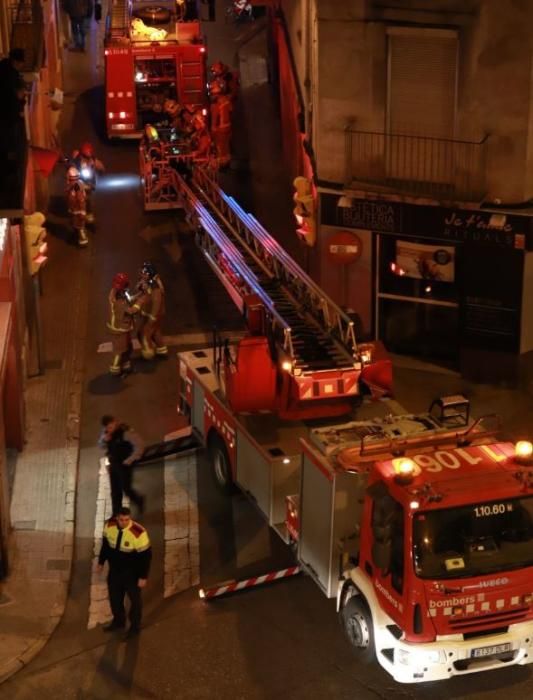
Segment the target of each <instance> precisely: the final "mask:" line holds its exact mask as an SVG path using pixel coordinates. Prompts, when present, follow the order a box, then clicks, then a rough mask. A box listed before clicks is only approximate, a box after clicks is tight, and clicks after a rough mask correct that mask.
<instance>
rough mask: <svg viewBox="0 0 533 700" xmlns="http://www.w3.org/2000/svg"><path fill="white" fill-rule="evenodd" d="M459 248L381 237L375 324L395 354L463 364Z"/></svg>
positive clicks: (377, 268)
mask: <svg viewBox="0 0 533 700" xmlns="http://www.w3.org/2000/svg"><path fill="white" fill-rule="evenodd" d="M457 253H458V250H457V246H450V245H445V244H443V245H441V244H439V243H438V242H428V241H427V239H426V240H424V239H417V238H409V239H407V238H400V237H398V236H389V235H378V236H377V255H376V308H375V313H376V328H377V334H378V338H379V339H380V340H382V341H383V343H384V344H385V347H386V348H387V349H388V350H389V351H390V352H392V353H396V354H400V355H411V356H415V357H421V358H424V359H427V360H431V361H432V362H437V363H439V364H444V365H446V366H448V367H454V368H455V367H457V366H458V364H459V293H458V283H457V278H458V255H457Z"/></svg>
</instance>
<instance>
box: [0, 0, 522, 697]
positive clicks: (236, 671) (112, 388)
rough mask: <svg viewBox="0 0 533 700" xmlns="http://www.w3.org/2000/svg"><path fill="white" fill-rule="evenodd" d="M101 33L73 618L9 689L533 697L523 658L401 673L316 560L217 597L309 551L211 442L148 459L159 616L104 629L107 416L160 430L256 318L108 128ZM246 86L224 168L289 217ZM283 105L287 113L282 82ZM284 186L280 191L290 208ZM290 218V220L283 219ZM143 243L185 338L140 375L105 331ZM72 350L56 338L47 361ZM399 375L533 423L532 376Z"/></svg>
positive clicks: (79, 255)
mask: <svg viewBox="0 0 533 700" xmlns="http://www.w3.org/2000/svg"><path fill="white" fill-rule="evenodd" d="M224 6H225V5H224V2H223V1H222V0H218V2H217V13H218V14H217V18H218V20H217V22H216V23H210V24H206V32H207V34H208V39H209V52H210V56H209V60H210V62H212V61H214V60H216V59H218V58H221V59H222V60H225V61H227V62H228V63H232V64H233V65H234V66H237V63H238V55H237V47H238V41H237V40H238V36H236V35H237V34H238V32H241V31H242V30H241V29H240V28H235V27H233V26H232V25H230V24H228V23H227V22H226V21H225V18H224V14H223V9H224ZM93 34H94V27H93ZM91 39H92V50H91V52H90V53H88V54H87V55H83V54H73V53H67V52H65V57H66V60H65V69H66V73H67V85H68V92H67V95H66V107H65V118H64V123H63V140H62V146H63V149H64V152H66V153H68V152H70V151H72V149H73V148H75V147H76V146H78V145H79V143H80V141H86V140H88V141H91V142H92V143H93V144H94V145H95V150H96V152H97V155H98V157H99V158H101V160H102V161H103V162H104V164H105V167H106V172H105V175H103V176H102V177H101V179H100V181H99V185H98V190H97V192H96V195H95V199H94V209H95V216H96V224H95V225H94V230H93V231H92V233H91V237H90V244H89V246H88V249H87V250H80V249H79V248H78V247H77V246H76V245H75V244H74V241H73V240H72V239H71V237H70V236H69V234H68V231H67V227H66V215H65V210H64V202H63V196H62V188H63V178H64V172H63V171H62V169H61V167H60V166H58V168H57V169H56V173H55V174H54V176H53V179H52V181H51V188H52V191H53V195H52V198H51V203H50V213H49V217H48V228H49V234H50V235H49V242H50V254H49V264H48V266H47V267H46V268H45V269H44V271H43V293H44V294H45V295H46V294H52V293H58V290H61V289H64V290H67V291H66V293H67V294H68V293H69V292H68V290H69V288H70V285H71V282H72V280H74V279H75V280H76V281H77V285H78V287H79V307H78V308H79V318H78V322H79V334H78V343H79V346H80V347H83V348H84V360H83V382H82V386H83V389H82V397H81V418H80V440H79V448H80V454H79V465H78V482H77V492H76V522H75V555H74V557H75V559H74V565H73V573H72V578H71V582H70V593H69V599H68V604H67V608H66V612H65V615H64V617H63V619H62V621H61V623H60V625H59V627H58V629H57V630H56V632H55V634H54V635H53V637H52V639H51V640H50V642H49V643H48V644H47V645H46V647H45V648H44V649H43V651H42V652H41V653H40V654H39V655H38V656H37V657H36V658H35V660H34V661H33V662H31V663H30V664H29V665H28V666H27V667H26V668H24V669H23V670H22V671H20V672H19V673H17V674H16V675H15V676H13V677H12V678H11V679H9V680H8V681H6V682H5V683H4V684H2V685H1V686H0V699H5V700H33V699H34V698H40V697H48V698H50V700H55V699H56V698H57V699H58V700H70V699H72V700H93V699H95V700H100V699H102V700H104V699H107V698H113V699H114V700H119V699H121V698H139V699H144V698H146V699H148V698H154V699H164V698H168V699H174V698H178V699H179V700H181V699H183V700H207V699H208V698H220V699H221V700H226V699H227V700H238V699H242V700H255V699H257V700H270V699H273V698H279V697H285V696H286V697H291V698H293V699H295V700H304V698H305V699H313V700H314V699H316V700H322V699H323V698H336V699H337V700H341V699H343V698H346V699H348V698H355V699H356V700H375V698H381V699H382V700H392V699H394V700H395V699H396V698H398V699H399V700H401V699H405V700H410V699H419V700H448V699H449V698H453V699H458V700H459V699H465V700H466V699H468V700H478V699H479V700H481V698H483V700H499V699H500V698H501V697H502V695H503V694H504V693H505V696H506V697H507V698H508V699H509V700H519V699H521V698H527V697H531V695H532V694H533V678H532V675H531V672H530V671H529V670H528V669H527V668H517V667H515V668H512V669H508V670H505V671H501V672H491V673H484V674H479V675H473V676H470V677H468V678H457V679H454V680H451V681H448V682H444V683H440V684H435V685H431V686H429V685H427V684H425V685H423V686H419V687H416V686H400V685H398V684H395V683H394V681H392V679H390V678H389V677H388V676H387V675H386V674H385V672H383V671H382V670H380V668H379V667H378V666H377V665H372V666H369V667H366V666H362V665H360V664H358V663H357V662H355V661H354V658H353V655H352V653H351V650H350V648H349V645H348V644H347V643H346V641H345V640H344V638H343V635H342V630H341V628H340V625H339V624H338V622H337V619H336V614H335V602H334V601H333V600H327V599H326V598H325V596H324V595H323V594H322V593H321V591H320V590H319V589H318V587H317V586H316V585H315V583H314V582H313V581H312V580H311V579H310V578H308V577H306V576H304V575H301V576H298V577H294V578H292V579H289V580H286V581H282V582H279V583H277V584H275V585H272V586H270V587H265V588H256V589H252V590H250V591H248V592H245V593H242V594H239V595H234V596H229V597H227V598H222V599H219V600H216V601H215V602H211V603H205V602H203V601H201V600H200V599H199V597H198V583H200V582H201V583H202V584H204V585H206V584H207V585H209V584H215V583H217V582H222V581H226V580H229V579H233V578H243V577H247V576H253V575H259V574H263V573H266V572H269V571H272V570H275V569H277V568H282V567H284V566H290V565H291V563H293V561H294V560H293V556H292V553H291V551H290V550H289V549H288V548H287V547H286V546H285V545H283V544H282V542H281V540H280V539H279V538H278V537H277V535H276V534H275V533H274V532H273V531H272V530H270V529H269V528H268V527H267V526H266V524H265V523H264V521H263V520H262V518H261V517H260V516H259V514H258V513H257V511H256V510H255V508H254V507H253V505H252V504H251V502H250V501H248V500H247V499H246V498H245V497H244V496H243V495H241V494H236V495H233V496H231V497H225V496H223V495H221V493H220V492H219V490H218V489H217V488H216V486H215V484H214V481H213V478H212V476H211V472H210V469H209V465H208V463H207V458H206V455H205V454H204V453H203V452H199V453H198V454H197V455H194V456H190V455H189V456H187V457H183V458H181V459H176V458H170V459H168V460H166V461H161V462H156V463H152V464H149V465H147V466H142V467H138V468H137V471H136V474H135V486H136V487H137V488H138V490H139V491H140V492H141V493H142V494H144V495H146V512H145V514H144V516H143V517H142V519H141V522H142V523H143V525H145V526H146V528H147V530H148V532H149V534H150V537H151V540H152V546H153V554H154V557H153V567H152V571H151V575H150V579H149V585H148V587H147V589H146V591H145V594H144V604H145V607H144V615H143V631H142V634H141V636H140V637H139V638H137V639H135V640H134V641H132V642H129V643H127V644H125V643H123V642H121V641H120V639H119V637H114V636H113V635H106V634H104V632H103V631H102V629H101V623H102V622H103V621H104V620H106V619H108V617H107V607H106V602H105V599H103V598H102V591H103V590H104V591H105V586H104V581H105V579H103V578H99V576H98V574H96V573H95V572H94V554H95V551H94V550H95V546H97V542H98V534H97V533H98V532H99V531H101V528H102V526H103V522H104V516H105V513H106V511H105V505H103V504H104V502H105V499H106V488H107V476H106V474H105V470H102V471H101V462H100V460H101V457H102V453H101V451H100V449H99V448H98V446H97V439H98V435H99V432H100V419H101V416H102V415H103V414H113V415H116V416H118V417H119V418H120V419H121V420H123V421H124V422H126V423H128V424H130V425H132V426H134V427H135V428H136V430H137V431H138V432H139V433H140V434H141V435H142V437H143V438H144V439H145V441H146V443H154V442H158V441H160V440H162V439H163V437H164V436H165V435H166V434H168V433H170V432H172V431H173V430H175V429H176V427H177V425H178V421H179V419H178V416H177V410H176V409H177V401H178V371H177V361H176V353H177V352H178V351H179V350H184V349H189V348H200V347H206V346H209V344H210V342H211V333H212V329H213V327H214V326H215V327H216V328H217V329H218V330H219V331H223V332H225V333H227V334H228V336H229V337H231V336H232V335H235V336H237V335H238V334H239V333H241V332H242V331H243V321H242V319H241V317H240V315H239V313H238V311H237V309H236V308H235V307H234V305H233V303H232V301H231V299H230V298H229V296H228V295H227V293H226V291H225V290H224V288H223V287H222V285H221V284H220V282H219V281H218V279H217V278H216V277H215V275H214V274H213V273H212V271H211V270H210V268H209V266H208V265H207V264H206V262H205V261H204V259H203V258H202V256H201V254H200V253H199V251H198V250H197V249H196V247H195V244H194V240H193V237H192V234H191V232H190V230H189V229H188V227H187V224H186V222H185V220H184V217H183V215H182V213H181V212H177V211H170V212H164V211H163V212H151V213H145V212H144V211H143V208H142V199H141V192H140V186H139V178H138V153H137V146H138V144H137V142H131V141H122V142H116V143H115V142H113V143H111V142H109V141H108V140H107V139H105V138H104V135H103V130H104V121H103V110H104V106H103V86H102V74H101V72H99V71H98V70H97V69H95V68H94V65H95V64H94V52H95V51H96V40H95V37H94V36H93V37H92V38H91ZM254 41H255V40H254ZM252 45H255V44H254V42H252ZM241 60H242V57H241ZM251 60H252V59H251V58H249V59H248V61H251ZM257 60H259V58H258V59H257ZM259 63H260V61H259ZM250 74H251V73H250ZM252 83H253V80H252ZM246 90H249V93H248V94H249V96H250V100H249V101H248V102H247V101H246V100H244V99H243V103H242V104H241V107H240V116H239V118H240V119H241V120H242V122H241V124H240V125H239V127H238V129H236V131H238V132H239V137H238V145H237V148H238V150H239V155H240V159H239V161H238V164H237V166H236V167H234V168H232V169H231V170H230V171H229V172H227V173H225V174H224V176H223V179H222V184H223V186H224V187H227V189H228V191H230V192H232V194H234V195H235V196H236V197H242V200H243V201H244V202H245V204H246V206H249V207H250V209H253V210H254V211H255V212H257V213H258V217H259V218H260V217H261V214H262V213H263V214H265V213H266V214H267V216H266V218H267V219H268V216H270V217H271V218H272V221H275V220H276V217H277V218H278V219H280V220H282V219H283V218H284V217H285V214H286V211H289V212H290V206H291V205H290V201H289V202H286V201H284V200H283V199H282V196H281V195H279V196H278V195H277V192H276V187H278V189H279V190H280V191H281V190H282V189H283V188H282V186H281V184H280V183H279V180H278V178H279V162H280V161H278V160H276V158H271V157H270V153H268V154H267V156H268V159H269V160H270V162H271V168H270V169H269V170H263V171H262V172H263V176H262V178H260V179H259V180H258V183H257V185H256V186H255V187H254V186H253V184H252V183H251V179H252V178H253V172H254V168H256V169H258V170H261V169H264V167H265V162H266V160H267V157H266V156H265V157H264V159H263V160H261V159H259V157H258V156H257V155H255V156H254V153H256V151H255V150H254V148H255V147H254V146H253V145H252V146H250V144H249V141H250V139H251V134H250V133H249V131H247V129H246V127H247V125H248V126H249V125H250V124H251V123H252V122H253V119H254V115H253V114H252V112H251V110H252V109H253V108H254V107H253V106H254V105H255V109H262V107H261V105H262V104H263V101H264V100H265V99H266V97H267V96H268V95H269V91H270V87H269V86H268V84H267V83H261V82H259V83H258V84H256V85H255V84H251V85H247V84H246V81H244V85H243V91H246ZM269 108H270V109H271V110H272V114H274V113H275V106H274V101H273V99H272V100H271V101H270V104H269ZM246 109H248V112H247V111H246ZM255 117H257V115H255ZM262 128H263V129H265V131H269V130H270V131H271V132H272V133H270V136H269V138H270V139H271V143H272V144H274V146H275V144H276V143H277V142H278V140H279V139H278V136H279V134H278V136H276V133H277V131H278V129H279V127H278V124H277V122H275V121H273V122H272V123H269V124H267V125H266V126H265V125H264V124H263V125H262ZM278 146H279V143H278ZM239 164H240V166H239ZM276 181H277V182H278V184H277V185H276ZM274 201H278V202H280V206H279V208H278V210H277V211H273V210H274V209H275V207H273V206H272V202H274ZM285 218H286V217H285ZM263 220H264V219H263ZM265 223H266V224H267V225H268V224H269V222H268V221H266V222H265ZM277 231H278V232H279V231H281V233H280V237H283V230H282V229H277ZM291 247H292V248H294V253H295V255H296V256H298V255H300V254H301V250H300V249H299V248H298V247H297V246H296V244H295V242H294V240H291V241H289V243H288V248H289V249H291ZM291 252H293V251H292V250H291ZM145 260H151V261H152V262H153V263H154V265H155V266H156V267H157V270H158V272H159V274H160V275H161V277H162V279H163V280H164V283H165V286H166V295H167V296H166V298H167V302H166V318H165V321H164V333H165V336H166V337H167V339H168V344H169V346H170V347H169V350H170V352H169V356H168V359H162V360H161V359H159V360H158V359H156V360H153V361H151V362H143V361H142V360H141V359H139V358H138V357H137V356H138V354H139V353H137V356H136V358H135V362H134V372H133V373H132V374H131V375H130V376H128V377H127V378H117V377H113V376H110V375H109V373H108V367H109V363H110V357H111V354H110V351H109V336H108V335H107V333H106V320H107V314H108V303H107V295H108V292H109V289H110V284H111V280H112V277H113V275H114V274H115V273H116V272H127V273H128V274H129V275H130V278H131V279H132V280H136V279H137V275H138V270H139V268H140V265H141V264H142V262H143V261H145ZM78 287H77V288H78ZM62 322H63V319H62V317H61V310H60V309H58V310H57V317H55V322H54V323H53V325H50V326H49V327H48V328H46V329H45V335H46V337H47V338H48V347H49V348H50V347H52V346H53V336H54V335H55V336H56V337H60V335H61V332H62V331H61V328H62V326H61V324H62ZM61 360H62V358H61V357H57V356H54V355H53V354H52V353H50V350H49V353H48V357H47V363H48V366H49V367H53V363H54V362H59V361H61ZM50 371H53V369H51V370H50ZM396 377H397V388H398V393H399V395H400V396H402V403H405V405H406V406H407V408H408V409H409V410H412V411H417V410H426V409H427V406H428V405H429V402H430V400H431V399H432V398H434V397H435V396H437V395H439V394H445V393H448V394H451V393H452V392H454V391H457V392H460V391H467V392H470V395H471V396H472V398H473V405H474V409H473V411H474V413H476V414H479V413H480V412H485V413H486V412H491V411H493V410H494V411H497V410H503V411H506V412H507V413H508V414H509V413H510V414H511V415H510V416H508V417H509V418H511V419H512V420H511V421H510V424H512V426H513V427H512V430H510V431H509V433H510V434H512V435H511V436H512V437H514V436H515V435H516V436H520V435H521V434H522V433H523V431H525V430H527V429H530V426H529V425H528V416H530V415H531V409H532V400H531V398H530V396H529V395H528V394H527V393H526V392H518V391H516V392H514V391H511V390H509V391H506V390H501V391H500V390H496V389H493V388H490V387H481V386H477V387H474V386H473V385H468V384H467V383H466V382H464V381H463V380H461V379H460V378H459V377H458V375H456V374H452V373H449V374H442V373H439V372H432V371H426V373H425V374H424V373H423V372H420V371H418V370H416V369H413V368H412V367H409V366H406V367H403V368H402V367H399V368H398V370H397V375H396ZM421 377H422V379H421ZM404 397H405V398H404ZM107 498H108V496H107ZM133 515H134V517H135V516H136V513H135V511H134V512H133ZM95 536H96V540H95Z"/></svg>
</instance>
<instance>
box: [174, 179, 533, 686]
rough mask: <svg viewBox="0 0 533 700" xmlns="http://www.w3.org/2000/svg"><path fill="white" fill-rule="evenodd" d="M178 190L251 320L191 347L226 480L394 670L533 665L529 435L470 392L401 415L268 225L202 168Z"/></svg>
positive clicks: (198, 429)
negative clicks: (231, 334) (483, 412)
mask: <svg viewBox="0 0 533 700" xmlns="http://www.w3.org/2000/svg"><path fill="white" fill-rule="evenodd" d="M180 190H181V196H182V200H183V205H184V207H185V209H186V210H187V213H188V216H189V219H190V220H191V221H192V223H193V225H194V228H195V231H196V236H197V242H198V244H199V246H200V248H201V250H202V251H203V252H204V254H205V256H206V260H207V261H208V262H209V264H210V265H211V266H212V267H213V269H214V270H215V272H216V273H217V274H218V275H219V277H220V279H221V281H222V282H223V284H224V285H225V286H226V289H227V290H228V292H229V293H230V295H231V296H232V298H233V299H234V301H235V302H236V304H237V305H238V306H239V308H241V309H242V311H243V314H244V316H245V318H246V319H247V323H248V328H249V330H250V334H249V336H248V337H245V338H244V339H242V340H240V342H239V343H238V344H236V345H231V344H230V343H228V342H226V343H221V342H220V341H219V340H218V339H217V338H214V342H213V346H212V347H210V348H206V349H204V350H196V351H191V352H183V353H180V356H179V377H180V410H181V411H182V412H184V413H186V414H188V415H189V416H190V422H191V426H192V429H193V431H194V433H195V434H196V435H197V436H198V437H199V438H200V439H201V441H202V442H203V444H204V445H205V446H206V447H207V450H208V454H209V457H210V461H211V464H212V468H213V474H214V476H215V479H216V481H217V483H218V485H219V486H220V487H221V488H222V489H224V490H225V491H230V490H231V489H233V488H234V487H235V485H237V486H238V487H239V488H240V489H242V491H243V492H245V493H246V494H248V495H249V496H250V497H251V498H252V499H253V501H254V502H255V504H256V505H257V508H258V509H259V511H260V512H261V513H262V514H263V516H264V517H265V519H266V520H267V522H268V523H269V525H270V526H271V527H272V528H273V529H274V530H275V531H276V532H277V533H278V534H279V535H280V536H281V537H282V538H283V540H284V541H285V542H287V543H289V542H291V541H293V543H294V544H295V547H296V550H297V558H298V562H299V564H300V566H301V567H302V569H303V570H305V571H306V572H307V573H308V574H309V576H310V577H312V578H313V579H314V580H315V581H316V583H317V584H318V586H319V587H320V589H321V590H322V591H323V592H324V593H325V595H326V596H328V597H330V598H332V597H336V599H337V607H338V610H339V614H340V618H341V621H342V624H343V626H344V629H345V632H346V635H347V637H348V639H349V641H350V642H351V644H352V645H353V647H354V649H355V650H356V651H357V652H358V654H359V656H360V657H361V659H362V660H369V659H371V658H372V659H373V658H376V659H377V660H378V662H379V663H380V665H381V666H382V667H383V668H384V669H385V670H387V671H388V672H389V673H390V674H391V675H392V676H393V677H394V678H395V680H397V681H399V682H404V683H414V682H421V681H432V680H439V679H444V678H449V677H451V676H456V675H462V674H467V673H473V672H479V671H483V670H488V669H495V668H503V667H507V666H512V665H524V664H528V663H531V662H532V661H533V634H532V630H533V608H532V606H533V546H532V544H533V466H532V465H533V459H532V457H533V447H532V445H531V443H529V442H520V443H517V445H516V446H515V445H512V444H510V443H508V442H498V441H496V439H495V435H496V427H495V426H494V421H492V424H491V421H490V420H488V419H485V420H480V421H476V422H472V421H471V420H470V416H469V403H468V401H467V400H466V399H465V397H463V396H449V397H443V398H441V399H439V400H437V401H436V402H434V404H433V405H432V407H431V408H430V410H429V411H428V412H427V413H425V414H421V415H403V409H401V407H400V406H399V405H398V404H397V403H396V402H395V401H393V400H391V399H387V398H384V397H383V395H384V394H386V393H387V383H388V381H389V380H390V374H389V373H388V364H387V362H388V361H387V360H386V358H385V359H379V357H378V358H376V355H375V354H373V353H375V352H376V350H377V346H376V345H375V344H374V345H370V346H366V347H364V348H362V347H361V346H360V345H357V344H356V342H355V336H354V333H353V325H350V321H349V319H347V318H346V317H345V316H344V315H343V313H342V312H341V311H340V309H338V308H337V307H336V306H335V305H334V304H333V302H331V300H329V299H328V298H327V297H326V296H325V295H324V293H323V292H322V291H321V290H320V289H319V288H318V287H316V286H315V285H314V284H313V283H312V282H311V281H310V280H309V279H308V278H307V276H306V275H305V273H303V271H301V270H300V269H299V268H298V266H297V265H296V264H295V263H294V261H292V260H291V259H290V258H289V257H288V256H287V255H286V254H285V253H284V252H283V250H282V249H281V248H280V247H279V245H278V244H277V243H276V242H275V241H274V240H273V239H272V238H271V237H270V236H269V235H268V233H267V232H266V231H265V230H264V229H263V228H262V227H261V226H260V225H259V224H258V222H257V221H256V220H255V219H254V218H253V217H252V216H250V215H249V214H247V213H246V212H244V211H243V210H242V209H241V208H240V207H239V205H238V204H237V203H236V202H235V201H234V200H233V199H232V198H231V197H228V196H227V195H226V194H225V193H223V192H222V191H221V190H220V189H219V188H218V186H217V185H216V183H214V182H213V181H211V180H210V179H209V177H208V175H206V173H205V172H202V171H194V173H193V175H192V178H189V179H188V181H187V183H185V182H181V183H180ZM365 372H366V374H365ZM364 387H367V388H368V390H369V391H370V393H374V400H369V399H368V398H366V399H364V400H361V395H362V393H364V392H363V389H364ZM379 394H381V399H378V400H376V397H377V396H378V395H379ZM334 416H337V418H336V419H332V417H334ZM341 416H342V418H341ZM226 588H227V587H226ZM234 588H235V587H234ZM206 597H209V595H206Z"/></svg>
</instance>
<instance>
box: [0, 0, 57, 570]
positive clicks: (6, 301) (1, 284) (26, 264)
mask: <svg viewBox="0 0 533 700" xmlns="http://www.w3.org/2000/svg"><path fill="white" fill-rule="evenodd" d="M58 17H59V6H58V2H57V0H42V2H41V0H6V1H5V2H2V3H0V56H1V57H2V58H3V57H5V56H7V55H8V54H9V51H10V50H11V49H12V48H22V49H24V52H25V64H24V67H23V69H22V71H21V74H22V77H23V79H24V83H25V85H26V105H25V108H24V109H25V114H24V120H23V122H22V120H21V123H20V124H17V125H16V127H13V130H12V131H13V134H12V136H10V141H9V143H8V144H7V146H6V144H5V143H4V144H3V145H2V151H1V153H0V578H1V577H2V575H4V574H5V573H6V571H7V567H8V556H7V555H8V551H7V550H8V548H7V540H8V533H9V527H10V523H9V503H10V482H9V478H8V469H7V459H6V450H9V449H11V450H13V451H20V450H22V449H23V447H24V439H25V409H24V389H25V380H26V378H27V376H28V375H32V374H35V373H39V372H40V370H41V367H42V358H41V357H40V343H39V338H38V335H39V288H38V278H37V277H35V272H36V265H35V261H34V260H33V259H32V258H33V256H34V253H33V252H32V248H31V246H29V245H28V244H27V243H28V241H27V239H28V236H27V234H28V233H29V231H26V229H25V221H28V219H27V218H26V219H25V217H27V215H29V214H32V213H33V212H35V210H36V209H41V210H46V206H47V200H48V188H47V181H46V177H45V176H44V175H43V173H42V167H41V166H40V164H39V159H38V157H37V154H38V153H40V154H41V155H42V153H43V151H42V149H50V148H54V147H56V146H57V136H56V130H57V116H58V107H59V102H60V101H61V100H60V96H61V94H62V93H61V89H62V67H61V58H60V43H59V32H58V29H57V21H58ZM10 133H11V132H10ZM37 149H40V150H37Z"/></svg>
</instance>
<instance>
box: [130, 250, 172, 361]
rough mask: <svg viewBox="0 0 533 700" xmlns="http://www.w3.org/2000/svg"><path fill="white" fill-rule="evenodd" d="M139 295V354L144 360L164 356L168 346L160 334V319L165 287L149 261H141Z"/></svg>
mask: <svg viewBox="0 0 533 700" xmlns="http://www.w3.org/2000/svg"><path fill="white" fill-rule="evenodd" d="M137 289H138V290H139V292H140V293H141V296H140V298H139V300H138V302H137V304H138V306H139V307H140V312H141V319H142V320H141V325H140V328H139V337H140V341H141V354H142V356H143V358H144V359H145V360H151V359H152V358H153V357H154V355H157V356H158V357H165V356H166V355H168V348H167V346H166V345H165V344H164V341H163V336H162V335H161V321H162V319H163V317H164V315H165V287H164V286H163V282H162V281H161V277H160V276H159V275H158V274H157V270H156V268H155V267H154V265H153V264H152V263H151V262H150V261H148V260H147V261H146V262H144V263H143V265H142V267H141V277H140V279H139V282H138V284H137Z"/></svg>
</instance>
